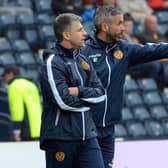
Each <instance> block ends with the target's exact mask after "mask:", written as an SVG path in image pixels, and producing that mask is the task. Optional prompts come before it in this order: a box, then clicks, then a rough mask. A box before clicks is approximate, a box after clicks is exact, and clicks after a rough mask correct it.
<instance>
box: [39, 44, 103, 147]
mask: <svg viewBox="0 0 168 168" xmlns="http://www.w3.org/2000/svg"><path fill="white" fill-rule="evenodd" d="M43 58H44V64H43V65H42V68H41V70H40V84H41V90H42V95H43V104H44V108H43V109H44V110H43V113H42V126H41V138H40V146H41V149H45V148H47V147H48V146H47V143H45V142H47V141H53V140H64V141H65V140H86V139H90V138H93V137H96V136H97V133H96V127H95V124H94V122H93V120H92V116H91V113H90V107H91V106H94V105H95V103H99V102H101V101H104V99H105V95H104V94H105V93H104V89H103V86H102V84H101V82H100V80H99V78H98V77H97V76H96V72H95V71H94V68H93V67H92V66H91V64H90V63H89V59H88V58H86V57H84V56H83V55H81V54H80V50H72V49H65V48H63V47H62V46H60V45H59V44H57V45H56V47H55V48H53V49H52V50H48V51H47V50H46V51H45V52H44V54H43ZM69 87H78V88H79V95H78V96H72V95H70V93H69V90H68V88H69Z"/></svg>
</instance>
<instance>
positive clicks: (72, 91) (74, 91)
mask: <svg viewBox="0 0 168 168" xmlns="http://www.w3.org/2000/svg"><path fill="white" fill-rule="evenodd" d="M68 90H69V94H70V95H72V96H78V94H79V89H78V87H69V88H68Z"/></svg>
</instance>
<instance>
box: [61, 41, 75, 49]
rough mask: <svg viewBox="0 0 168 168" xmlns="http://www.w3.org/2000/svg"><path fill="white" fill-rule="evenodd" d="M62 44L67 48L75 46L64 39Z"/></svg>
mask: <svg viewBox="0 0 168 168" xmlns="http://www.w3.org/2000/svg"><path fill="white" fill-rule="evenodd" d="M60 45H61V46H62V47H64V48H67V49H71V48H73V47H72V45H71V44H70V43H69V42H67V41H62V42H60Z"/></svg>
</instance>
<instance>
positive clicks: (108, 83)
mask: <svg viewBox="0 0 168 168" xmlns="http://www.w3.org/2000/svg"><path fill="white" fill-rule="evenodd" d="M106 63H107V66H108V69H109V74H108V82H107V86H106V88H105V95H106V98H105V109H104V115H103V127H105V126H106V114H107V88H108V87H109V85H110V77H111V68H110V64H109V61H108V56H107V55H106Z"/></svg>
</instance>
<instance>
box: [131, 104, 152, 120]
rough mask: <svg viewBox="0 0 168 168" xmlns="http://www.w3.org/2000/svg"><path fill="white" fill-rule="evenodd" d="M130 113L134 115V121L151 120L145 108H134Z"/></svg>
mask: <svg viewBox="0 0 168 168" xmlns="http://www.w3.org/2000/svg"><path fill="white" fill-rule="evenodd" d="M132 112H133V115H134V119H136V120H141V121H143V120H147V119H150V118H151V116H150V113H149V111H148V109H147V108H146V107H145V106H140V107H135V108H133V110H132Z"/></svg>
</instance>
